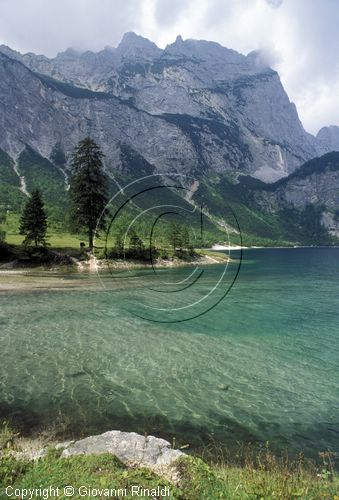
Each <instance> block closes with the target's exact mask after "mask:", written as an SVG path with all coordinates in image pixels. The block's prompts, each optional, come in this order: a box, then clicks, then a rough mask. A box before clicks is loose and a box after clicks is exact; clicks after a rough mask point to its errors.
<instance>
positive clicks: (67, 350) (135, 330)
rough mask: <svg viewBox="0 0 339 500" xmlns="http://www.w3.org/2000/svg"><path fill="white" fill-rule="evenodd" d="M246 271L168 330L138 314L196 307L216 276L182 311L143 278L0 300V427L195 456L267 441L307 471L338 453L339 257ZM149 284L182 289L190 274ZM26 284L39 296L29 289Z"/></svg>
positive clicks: (280, 258)
mask: <svg viewBox="0 0 339 500" xmlns="http://www.w3.org/2000/svg"><path fill="white" fill-rule="evenodd" d="M244 257H245V259H244V262H243V265H242V267H241V271H240V274H239V277H238V279H237V281H236V283H235V285H234V287H233V288H232V290H231V292H230V293H229V294H228V295H227V297H226V298H225V299H224V300H223V301H222V302H221V303H220V304H219V305H218V306H217V307H215V308H213V309H212V310H211V311H210V312H208V313H207V314H205V315H202V316H200V317H198V318H196V319H193V320H191V321H185V322H181V323H173V324H162V323H156V322H150V321H145V320H143V319H140V318H139V317H137V316H136V315H135V313H137V314H139V313H140V314H143V313H144V311H145V306H152V307H154V306H156V307H160V308H164V307H165V305H166V306H169V305H170V306H172V307H173V308H178V307H182V306H183V305H187V304H188V303H191V302H192V301H195V300H197V299H198V300H199V298H201V297H204V296H205V294H206V292H208V290H210V289H211V286H212V285H213V283H215V282H216V281H217V280H218V276H219V275H220V269H221V266H220V265H216V266H210V267H209V269H208V273H207V271H206V274H205V276H204V280H202V281H201V282H199V283H197V284H196V285H195V286H192V287H190V288H188V289H187V290H186V291H185V292H184V296H183V297H182V296H181V297H180V299H178V298H177V297H178V295H177V294H176V293H168V294H167V295H166V297H164V296H163V295H161V293H160V294H159V292H156V291H154V289H153V288H154V286H155V283H154V278H152V277H151V274H150V273H149V272H145V271H143V272H137V273H134V275H133V274H132V275H130V277H128V278H126V276H128V274H127V273H120V274H117V275H116V276H114V277H113V278H112V277H111V276H109V275H108V276H107V275H103V276H102V283H103V284H104V285H105V286H106V288H103V287H102V283H100V280H99V279H98V278H97V277H96V276H92V277H91V278H88V276H86V275H79V276H78V277H77V278H76V279H74V277H69V276H64V277H63V278H64V280H63V281H60V280H59V278H57V277H55V282H54V281H53V283H52V284H51V282H49V284H48V282H47V281H46V282H44V281H41V278H40V277H35V278H30V277H20V278H19V281H20V280H21V282H22V283H25V284H26V288H22V289H20V290H18V289H16V288H13V289H12V290H7V291H2V292H0V321H1V325H2V326H1V334H0V416H7V417H8V416H9V417H12V418H14V419H15V420H16V421H17V422H18V423H20V424H21V425H23V426H24V427H25V428H26V430H30V429H32V428H41V427H43V428H50V429H57V430H60V431H63V432H66V433H67V432H69V433H71V432H74V433H75V434H89V433H95V432H101V431H104V430H108V429H114V428H119V429H122V430H134V431H139V432H148V433H153V434H157V435H162V436H165V437H173V436H176V437H177V438H178V439H179V440H180V441H181V442H183V441H185V442H189V443H192V444H193V445H198V444H199V443H201V442H204V443H205V444H206V443H207V442H208V441H212V442H216V443H221V444H223V445H227V446H233V445H235V443H236V442H239V441H240V442H248V441H251V442H252V443H253V442H255V443H262V442H264V441H266V440H269V441H270V442H271V443H272V445H273V447H274V448H275V449H276V450H281V449H283V448H285V447H286V446H287V447H288V448H289V449H290V450H291V451H292V452H296V451H300V450H303V451H304V452H305V453H306V454H307V455H309V456H313V457H314V456H316V455H317V452H318V451H324V450H327V449H329V450H332V451H339V446H338V443H339V293H338V292H339V250H338V249H285V250H278V249H274V250H273V249H272V250H271V249H265V250H264V249H262V250H259V249H258V250H249V251H246V252H245V256H244ZM235 270H236V266H235V265H233V266H230V268H229V270H228V282H227V284H230V283H231V281H232V277H233V276H234V274H235V272H236V271H235ZM160 277H161V279H163V280H164V281H168V282H172V283H174V282H177V281H182V280H184V279H185V278H186V277H187V270H186V269H179V270H174V271H173V270H165V271H161V272H160ZM6 279H7V280H8V281H10V280H11V279H12V278H11V277H1V282H2V283H4V281H5V280H6ZM32 279H33V281H35V282H39V281H41V283H42V286H46V287H47V288H41V289H30V287H29V286H28V285H27V283H29V281H30V280H32ZM44 283H45V284H44ZM56 283H57V285H56ZM157 284H158V285H159V282H157ZM147 286H149V287H150V288H151V290H149V289H147V288H145V287H147ZM169 286H170V287H171V286H172V285H169ZM180 286H181V285H180ZM49 287H53V288H49ZM221 288H222V287H221ZM224 290H225V287H224V288H222V289H218V290H217V291H216V292H215V294H214V295H213V297H214V298H215V297H217V298H218V297H219V296H220V297H221V295H222V294H223V292H224ZM218 293H219V295H218ZM213 297H212V298H213ZM212 298H211V302H210V303H211V304H212V302H213V301H212ZM208 300H209V299H208ZM175 314H181V312H180V313H175ZM152 318H153V319H156V320H160V321H161V320H163V319H164V318H165V319H166V318H167V319H168V316H166V313H164V312H163V311H158V310H157V311H152Z"/></svg>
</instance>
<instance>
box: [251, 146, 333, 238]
mask: <svg viewBox="0 0 339 500" xmlns="http://www.w3.org/2000/svg"><path fill="white" fill-rule="evenodd" d="M255 201H256V204H257V205H258V206H260V207H261V209H262V210H263V211H265V212H269V213H271V214H275V213H278V212H280V211H282V210H285V209H290V208H293V209H297V210H305V209H306V208H307V207H308V206H310V205H313V206H316V207H318V208H319V211H320V222H321V224H322V225H323V226H324V227H325V228H326V229H327V230H328V231H329V233H330V234H332V235H333V236H336V237H338V236H339V153H337V152H332V153H328V154H325V155H324V156H322V157H320V158H315V159H313V160H311V161H309V162H307V163H306V164H305V165H303V166H302V167H301V168H300V169H298V170H296V171H295V172H294V173H293V174H291V175H290V176H288V177H287V178H284V179H281V180H280V181H278V182H276V183H274V184H271V185H269V186H267V185H263V186H262V189H259V190H257V191H256V192H255Z"/></svg>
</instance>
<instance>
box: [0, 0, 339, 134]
mask: <svg viewBox="0 0 339 500" xmlns="http://www.w3.org/2000/svg"><path fill="white" fill-rule="evenodd" d="M126 31H135V32H136V33H138V34H140V35H143V36H145V37H147V38H149V39H151V40H152V41H154V42H155V43H157V45H159V46H160V47H164V46H166V44H168V43H172V42H173V41H174V40H175V38H176V36H177V35H178V34H181V35H182V37H183V38H198V39H206V40H213V41H217V42H219V43H221V44H222V45H224V46H226V47H229V48H233V49H235V50H238V51H239V52H242V53H244V54H247V53H248V52H250V51H251V50H255V49H262V50H264V51H265V53H266V56H267V58H268V60H269V62H270V64H271V66H272V67H273V68H274V69H276V70H277V71H278V72H279V73H280V76H281V79H282V82H283V85H284V86H285V89H286V91H287V93H288V95H289V97H290V99H291V100H292V101H294V102H295V103H296V105H297V108H298V112H299V116H300V118H301V120H302V122H303V124H304V127H305V128H306V130H308V131H309V132H312V133H316V132H317V131H318V129H319V128H321V127H322V126H324V125H330V124H335V125H339V0H0V43H5V44H6V45H9V46H10V47H12V48H14V49H16V50H19V51H20V52H28V51H32V52H37V53H43V54H46V55H48V56H54V55H55V54H56V53H57V52H59V51H62V50H64V49H66V48H67V47H74V48H76V49H80V50H86V49H91V50H100V49H102V48H103V47H104V46H105V45H112V46H116V45H117V44H118V43H119V41H120V39H121V36H122V35H123V33H125V32H126Z"/></svg>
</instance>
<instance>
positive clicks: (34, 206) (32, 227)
mask: <svg viewBox="0 0 339 500" xmlns="http://www.w3.org/2000/svg"><path fill="white" fill-rule="evenodd" d="M46 233H47V215H46V212H45V209H44V203H43V201H42V198H41V194H40V191H39V189H35V190H34V191H33V192H32V194H31V197H30V198H29V199H28V201H27V202H26V205H25V207H24V210H23V212H22V215H21V219H20V234H23V235H25V239H24V241H23V244H24V245H31V244H32V243H34V245H35V246H36V247H37V246H38V245H42V246H46Z"/></svg>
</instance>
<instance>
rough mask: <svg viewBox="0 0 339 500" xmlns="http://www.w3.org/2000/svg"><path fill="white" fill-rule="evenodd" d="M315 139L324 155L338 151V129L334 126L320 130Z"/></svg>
mask: <svg viewBox="0 0 339 500" xmlns="http://www.w3.org/2000/svg"><path fill="white" fill-rule="evenodd" d="M317 139H318V142H319V143H320V148H322V150H323V152H324V153H327V152H330V151H339V127H337V126H336V125H330V126H329V127H323V128H321V129H320V130H319V132H318V133H317Z"/></svg>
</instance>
